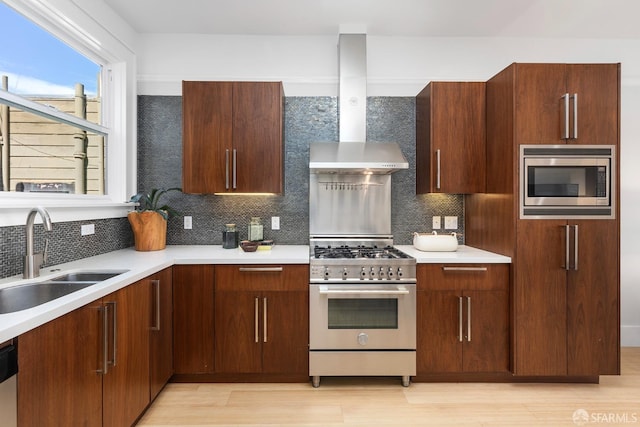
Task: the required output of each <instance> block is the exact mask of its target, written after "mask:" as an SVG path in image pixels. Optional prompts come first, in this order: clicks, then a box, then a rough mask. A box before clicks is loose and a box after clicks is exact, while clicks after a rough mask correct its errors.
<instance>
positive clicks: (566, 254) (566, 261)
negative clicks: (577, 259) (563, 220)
mask: <svg viewBox="0 0 640 427" xmlns="http://www.w3.org/2000/svg"><path fill="white" fill-rule="evenodd" d="M569 234H570V232H569V226H568V225H565V226H564V269H565V270H569V268H570V266H569V264H570V263H571V261H570V256H571V252H570V246H571V243H570V242H571V240H570V236H569Z"/></svg>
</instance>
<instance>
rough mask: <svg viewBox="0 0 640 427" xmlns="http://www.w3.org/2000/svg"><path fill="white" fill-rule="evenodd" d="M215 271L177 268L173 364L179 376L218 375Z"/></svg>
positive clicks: (174, 275)
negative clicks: (215, 352)
mask: <svg viewBox="0 0 640 427" xmlns="http://www.w3.org/2000/svg"><path fill="white" fill-rule="evenodd" d="M214 283H215V278H214V267H213V266H212V265H175V266H173V337H174V338H173V360H174V371H175V373H176V374H201V373H213V372H214V350H213V349H214V323H213V322H214V318H213V316H214Z"/></svg>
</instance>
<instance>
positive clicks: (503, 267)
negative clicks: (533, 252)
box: [416, 264, 509, 379]
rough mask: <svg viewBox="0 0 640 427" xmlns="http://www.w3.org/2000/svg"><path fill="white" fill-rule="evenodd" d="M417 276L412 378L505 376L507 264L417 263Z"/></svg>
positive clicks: (506, 350)
mask: <svg viewBox="0 0 640 427" xmlns="http://www.w3.org/2000/svg"><path fill="white" fill-rule="evenodd" d="M417 273H418V277H417V278H418V285H417V286H418V296H417V305H418V318H417V322H418V328H417V330H418V334H417V377H416V378H417V379H420V378H430V377H432V376H433V375H434V374H436V375H438V374H478V373H505V374H506V373H508V372H509V265H508V264H447V265H445V264H419V265H418V269H417ZM440 378H442V377H440ZM451 378H454V377H453V376H451ZM455 378H457V379H463V378H465V377H464V375H458V376H457V377H455Z"/></svg>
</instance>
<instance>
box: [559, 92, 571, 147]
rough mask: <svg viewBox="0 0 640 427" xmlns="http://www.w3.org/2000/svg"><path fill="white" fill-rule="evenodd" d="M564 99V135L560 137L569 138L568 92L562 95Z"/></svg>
mask: <svg viewBox="0 0 640 427" xmlns="http://www.w3.org/2000/svg"><path fill="white" fill-rule="evenodd" d="M562 99H564V137H561V138H562V139H569V94H568V93H565V94H564V95H562Z"/></svg>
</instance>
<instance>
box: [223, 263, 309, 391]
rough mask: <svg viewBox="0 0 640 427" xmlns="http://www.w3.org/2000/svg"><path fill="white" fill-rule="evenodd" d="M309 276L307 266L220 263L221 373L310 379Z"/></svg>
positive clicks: (268, 377) (286, 378)
mask: <svg viewBox="0 0 640 427" xmlns="http://www.w3.org/2000/svg"><path fill="white" fill-rule="evenodd" d="M308 275H309V273H308V266H307V265H219V266H217V267H216V298H215V300H216V308H215V325H216V337H215V342H216V346H215V366H216V372H217V373H219V374H227V375H229V374H231V375H235V374H259V375H257V376H254V377H253V378H254V379H257V378H265V379H270V378H274V377H277V378H280V379H281V380H296V381H297V380H302V381H304V380H307V379H308V377H309V365H308V360H309V313H308V306H309V286H308V280H307V277H308Z"/></svg>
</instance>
